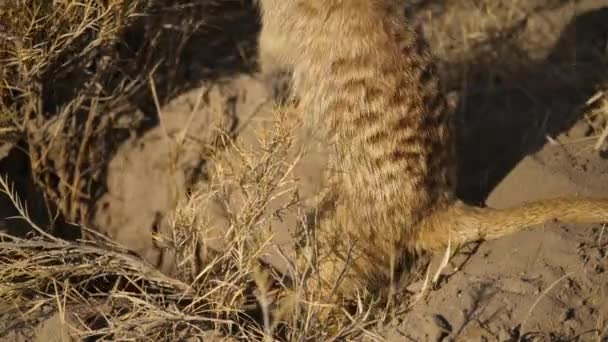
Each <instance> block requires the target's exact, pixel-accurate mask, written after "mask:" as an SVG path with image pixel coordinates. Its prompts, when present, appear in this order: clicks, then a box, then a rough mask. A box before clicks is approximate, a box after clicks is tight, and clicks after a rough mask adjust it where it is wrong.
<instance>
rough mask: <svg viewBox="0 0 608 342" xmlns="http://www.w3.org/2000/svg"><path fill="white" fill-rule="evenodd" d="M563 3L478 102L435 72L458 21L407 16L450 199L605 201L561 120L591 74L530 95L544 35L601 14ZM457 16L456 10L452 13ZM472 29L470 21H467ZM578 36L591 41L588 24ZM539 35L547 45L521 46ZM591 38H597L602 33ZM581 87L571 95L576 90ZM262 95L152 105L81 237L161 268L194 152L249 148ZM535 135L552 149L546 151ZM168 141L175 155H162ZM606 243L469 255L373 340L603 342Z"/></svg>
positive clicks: (281, 226)
mask: <svg viewBox="0 0 608 342" xmlns="http://www.w3.org/2000/svg"><path fill="white" fill-rule="evenodd" d="M539 2H540V1H531V2H530V4H529V5H522V8H521V13H536V12H534V10H533V8H534V4H538V3H539ZM438 3H440V2H438ZM448 3H450V2H448ZM551 3H552V4H553V2H551ZM572 3H573V4H561V5H560V4H557V2H556V4H554V5H553V7H551V9H549V10H547V11H545V12H542V13H541V14H538V15H537V16H536V17H534V16H532V17H531V18H530V19H528V23H527V26H526V27H527V28H526V29H525V30H524V31H526V32H524V33H522V35H524V36H526V34H527V36H529V37H532V38H530V39H528V40H524V42H525V43H526V44H530V46H534V47H535V49H532V50H530V51H531V53H530V54H529V56H532V57H536V59H534V62H533V63H532V64H534V65H535V67H533V68H529V69H525V70H523V71H522V70H520V71H518V72H519V73H521V74H522V75H523V76H521V77H519V76H517V77H516V76H513V77H512V78H510V79H508V78H507V79H506V80H502V81H501V86H496V87H494V88H493V90H492V91H481V90H479V88H483V87H486V86H487V85H488V83H486V82H487V78H489V77H490V76H488V75H490V74H491V72H490V71H488V70H485V72H484V71H483V70H481V68H482V67H488V68H489V67H490V66H488V65H482V64H480V70H469V73H470V74H469V76H470V77H471V78H470V79H472V80H476V81H477V83H476V84H469V85H467V87H466V89H465V87H464V86H463V85H462V84H461V83H459V82H458V80H459V76H460V75H459V72H458V71H457V72H450V68H453V69H456V70H462V68H461V69H458V68H457V67H459V66H460V65H459V64H458V63H461V60H460V59H458V58H454V59H453V61H452V62H446V60H448V59H449V58H450V57H449V56H450V51H451V50H450V49H451V48H450V47H449V46H447V45H449V43H445V44H444V43H441V44H440V42H446V41H448V42H449V41H450V39H446V37H448V38H450V37H451V39H452V40H451V41H452V43H453V44H456V43H457V42H458V41H459V40H458V39H460V38H458V27H462V26H466V25H469V24H470V23H469V22H467V20H466V19H463V20H461V21H455V20H454V19H453V18H463V17H462V16H458V15H453V16H446V15H444V16H440V15H437V17H433V18H436V19H437V20H436V21H433V20H427V21H425V20H424V19H425V18H430V16H432V15H433V13H434V11H435V9H434V8H433V7H432V6H430V7H429V8H423V9H422V10H421V12H420V14H419V15H417V19H418V20H419V22H421V23H423V25H424V26H425V29H426V31H427V35H428V36H429V37H430V40H431V43H432V46H433V48H434V50H435V51H437V54H438V56H439V57H440V58H442V61H443V62H442V63H443V65H442V68H443V69H444V73H445V75H446V76H445V78H446V85H447V87H448V88H450V90H457V91H458V92H459V94H460V100H461V107H460V109H459V111H460V114H461V121H460V122H461V126H460V127H461V135H462V142H461V143H460V145H459V148H460V150H461V154H462V160H461V164H462V165H461V167H462V170H463V172H462V173H463V175H462V176H461V178H462V179H461V184H462V187H461V190H460V195H461V197H463V198H464V199H466V200H468V201H471V202H478V203H479V202H485V203H486V204H487V205H489V206H493V207H507V206H511V205H516V204H518V203H520V202H522V201H527V200H534V199H542V198H548V197H555V196H560V195H583V194H584V195H590V196H605V195H606V194H607V193H608V182H607V181H608V172H606V171H608V164H607V163H606V161H605V160H604V159H603V158H602V157H601V156H600V155H599V154H598V153H596V152H594V151H593V150H592V148H591V147H592V146H593V144H594V143H595V140H594V139H590V138H589V135H588V133H589V132H588V129H587V128H588V126H587V124H586V123H585V122H583V121H582V120H581V118H580V113H579V114H572V113H575V112H576V108H580V105H581V103H582V102H584V101H585V99H586V98H588V97H589V96H591V95H592V94H591V90H592V89H591V88H593V86H594V83H593V82H595V81H594V79H593V77H592V76H595V75H589V77H590V78H589V79H591V81H589V82H587V83H585V84H586V86H587V88H584V87H583V88H581V87H579V86H578V84H577V85H576V86H572V87H573V88H568V85H567V83H566V82H565V81H564V83H563V84H560V82H558V81H555V82H551V83H544V85H543V81H542V80H540V79H539V78H540V76H539V75H544V76H546V77H547V78H550V77H549V76H547V75H546V71H547V70H548V69H547V66H548V63H550V62H551V58H553V57H551V58H550V56H551V48H552V47H553V46H554V45H555V44H557V42H558V41H559V37H560V35H558V34H557V33H558V32H564V30H567V28H568V26H567V24H568V23H572V22H573V20H572V19H573V18H575V17H576V16H577V14H579V13H581V12H584V11H588V10H590V11H592V12H593V13H600V12H601V11H599V10H597V11H596V9H597V8H600V7H602V6H608V2H607V1H578V2H576V5H574V3H575V2H572ZM420 6H422V5H420ZM422 7H423V6H422ZM449 8H450V6H448V9H449ZM459 10H461V11H465V10H466V6H465V7H464V8H460V9H459ZM526 11H527V12H526ZM607 11H608V10H604V12H601V13H603V18H604V20H605V21H604V23H608V14H607V13H606V12H607ZM513 15H515V16H517V15H518V14H517V13H515V14H513ZM425 16H426V17H425ZM547 16H549V17H550V20H548V22H550V23H552V24H553V26H551V27H543V26H541V24H540V23H541V21H540V17H543V18H545V17H547ZM478 19H479V18H477V19H476V18H475V12H471V16H470V19H468V20H469V21H474V20H478ZM543 20H544V19H543ZM595 20H597V19H595ZM543 22H544V21H543ZM589 25H590V26H591V27H592V28H597V29H602V28H601V27H600V26H601V24H599V25H595V26H594V25H592V24H587V26H589ZM583 27H584V25H583ZM604 27H605V26H604ZM539 28H540V29H542V30H541V31H542V32H541V33H542V34H544V35H546V37H552V39H545V38H546V37H539V36H538V35H540V34H541V33H538V32H536V33H538V35H536V34H531V32H535V30H539ZM602 32H603V33H602ZM602 32H601V33H602V34H604V35H605V36H604V37H608V30H605V31H602ZM440 35H443V36H441V37H443V38H441V39H440V38H439V36H440ZM561 37H563V35H562V36H561ZM533 43H537V44H536V45H533ZM564 44H565V43H564ZM523 45H525V44H523ZM537 49H538V50H540V51H544V53H541V52H538V51H537ZM452 50H453V51H452V56H458V53H459V50H458V47H456V48H452ZM532 52H534V53H536V55H537V56H535V54H534V53H532ZM532 57H530V58H532ZM500 59H501V58H498V59H497V60H500ZM489 60H490V61H492V59H491V58H490V59H489ZM485 62H487V63H490V62H488V61H485ZM494 62H496V60H494ZM450 63H452V64H450ZM446 70H447V71H446ZM583 72H584V71H583ZM514 74H517V73H516V72H514ZM499 76H500V75H499ZM499 76H496V77H499ZM583 76H585V75H581V76H580V77H581V78H580V79H579V80H578V81H580V82H581V83H584V82H583V81H585V80H587V79H583ZM518 77H519V78H518ZM569 80H571V79H569ZM266 85H267V84H265V83H264V82H262V81H261V80H259V79H258V78H257V77H256V75H251V74H240V75H236V76H234V77H231V78H229V79H225V80H222V81H220V82H208V83H205V84H203V85H202V86H200V87H198V88H194V89H192V90H189V91H188V92H185V93H183V94H181V95H180V96H179V97H177V98H175V99H174V100H173V101H172V102H170V103H169V104H167V105H165V106H164V107H163V108H162V113H161V114H160V116H161V118H160V125H158V126H156V127H154V128H152V129H150V130H148V131H147V132H145V133H144V134H143V135H141V136H137V137H132V138H131V139H129V140H127V141H126V142H125V143H124V144H123V145H122V146H121V148H120V149H119V151H118V152H117V153H116V155H115V157H114V158H113V160H112V161H111V163H110V166H109V172H108V179H107V185H108V191H107V193H106V194H104V195H103V196H102V197H101V199H100V200H99V201H98V203H97V204H96V206H95V216H94V219H93V220H92V222H91V225H92V226H93V227H96V228H97V229H99V230H100V231H102V232H103V233H105V234H107V235H109V236H111V237H112V238H114V239H115V240H117V241H118V242H119V243H121V244H123V245H125V246H129V248H131V249H133V250H134V251H136V252H137V253H139V254H141V255H142V256H144V257H145V258H146V259H147V260H149V261H150V262H152V263H155V264H159V265H160V267H161V268H163V269H170V268H171V265H170V258H168V257H167V256H166V255H165V256H161V254H162V253H161V250H160V248H158V246H156V244H155V242H154V241H153V239H152V233H153V232H154V231H158V230H159V229H161V230H162V229H163V227H164V226H165V223H164V221H165V219H166V217H167V215H168V213H170V212H171V210H172V209H173V208H174V207H175V205H176V203H178V202H179V201H180V200H183V199H184V196H185V194H186V193H187V191H188V190H189V187H190V186H191V185H192V184H193V183H194V182H196V181H200V180H201V177H202V176H201V175H202V174H204V170H205V167H206V164H205V153H206V151H205V149H204V143H205V142H207V143H208V142H210V141H211V140H212V138H213V135H214V131H213V127H218V126H219V127H224V128H233V129H234V130H235V132H237V133H238V135H239V137H240V138H241V139H243V141H244V142H245V143H246V144H251V145H252V146H255V144H256V143H257V142H256V140H255V130H256V128H257V127H260V126H264V124H266V123H268V122H269V120H271V117H270V108H271V107H270V106H271V103H270V101H271V100H272V99H271V95H270V93H269V91H268V88H267V87H266ZM522 87H523V90H522ZM574 88H576V89H575V90H576V91H575V90H574ZM523 93H526V94H527V95H526V96H523V95H522V94H523ZM530 93H532V94H533V95H529V94H530ZM563 94H567V96H563ZM564 103H566V104H564ZM197 104H198V106H197ZM547 113H549V114H547ZM547 135H549V136H552V139H551V140H553V142H552V143H547V141H548V140H547V139H546V136H547ZM181 136H184V137H185V139H184V142H183V144H178V143H176V141H178V140H176V139H179V137H181ZM300 142H305V144H304V146H306V147H307V151H309V152H307V153H306V154H305V155H304V156H303V159H302V160H301V161H300V163H299V164H298V167H297V168H296V169H295V170H294V173H295V175H296V177H297V178H299V179H300V183H299V187H300V190H301V192H302V194H303V197H304V198H305V199H306V198H307V197H308V196H312V195H314V194H316V193H318V191H319V189H320V188H321V186H322V184H321V183H320V178H321V169H322V167H323V165H324V163H325V160H326V153H325V151H324V150H323V148H321V147H320V146H322V145H318V144H315V143H314V142H311V141H310V140H307V139H301V140H300ZM299 147H301V146H300V145H298V146H296V147H295V150H297V149H298V148H299ZM295 150H294V151H295ZM11 167H12V168H13V169H14V168H15V166H14V164H12V166H11ZM280 200H281V199H279V200H278V201H277V203H276V205H277V206H279V205H281V203H280ZM204 215H208V217H209V218H210V219H211V222H212V223H213V224H216V225H217V226H218V227H221V226H222V225H223V224H225V222H223V220H222V219H223V217H222V212H221V210H219V209H218V208H215V210H214V209H213V208H211V209H210V210H209V211H208V212H206V213H204ZM7 216H8V214H7ZM294 220H295V218H288V219H287V220H283V221H282V222H278V221H277V222H276V223H275V224H273V227H274V229H275V232H276V238H275V242H276V243H278V244H281V245H285V246H287V245H288V243H289V241H290V240H289V234H288V232H289V230H290V229H291V227H293V225H294V223H295V221H294ZM3 222H4V227H8V225H6V222H5V221H0V229H3V228H2V227H3V226H2V224H3ZM4 229H8V228H4ZM220 231H221V228H220ZM607 241H608V232H605V231H604V229H603V227H602V226H601V225H568V224H547V225H545V226H543V227H535V229H533V230H531V231H526V232H522V233H519V234H515V235H513V236H510V237H507V238H504V239H501V240H498V241H493V242H487V243H483V244H481V245H480V246H478V248H476V249H475V250H474V249H473V248H470V249H469V250H468V251H464V252H463V253H460V254H459V255H457V256H456V257H455V258H453V260H452V261H451V262H450V264H449V266H448V267H447V268H446V269H445V270H444V272H443V276H442V278H441V281H440V282H439V284H438V285H437V287H436V288H435V289H433V290H432V291H431V292H430V293H429V294H428V295H427V296H426V297H425V298H423V299H422V300H421V301H420V302H418V303H417V304H416V305H415V306H414V307H413V308H412V309H411V310H409V311H408V312H407V313H405V314H403V315H400V316H398V317H396V318H395V319H394V320H392V322H391V323H390V324H388V325H387V326H383V327H378V328H377V331H378V332H379V333H381V334H383V335H384V336H385V337H386V338H387V339H388V340H391V341H440V340H444V341H447V340H455V341H517V340H518V338H519V337H525V338H526V339H523V340H525V341H536V340H538V341H607V340H608V255H607V251H608V242H607ZM467 252H470V253H467ZM163 258H164V259H163ZM161 259H163V260H165V262H164V263H163V262H160V261H159V260H161ZM55 319H56V318H55ZM57 325H58V324H53V323H52V322H47V323H46V324H44V325H43V326H42V327H40V333H39V334H38V340H39V341H53V340H55V341H59V340H61V338H60V337H59V336H60V335H58V334H59V333H58V330H57V329H56V328H57ZM599 336H603V337H599ZM9 340H17V337H15V336H12V337H9Z"/></svg>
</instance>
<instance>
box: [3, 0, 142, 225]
mask: <svg viewBox="0 0 608 342" xmlns="http://www.w3.org/2000/svg"><path fill="white" fill-rule="evenodd" d="M143 4H144V2H143V1H130V0H124V1H122V0H112V1H103V2H102V1H95V0H82V1H68V0H65V1H29V0H8V1H5V2H3V8H2V10H1V11H0V25H2V28H3V32H2V37H0V64H1V65H2V71H1V72H0V76H1V79H2V83H1V84H0V113H2V117H3V118H4V119H5V120H4V121H3V123H2V126H3V129H4V130H5V131H10V132H11V133H13V134H12V135H11V136H10V137H7V136H3V139H1V140H4V141H6V140H9V141H10V142H12V143H16V142H20V143H21V144H22V145H23V147H24V148H25V149H26V150H27V152H28V156H29V158H30V160H31V167H32V174H33V177H34V180H35V181H36V183H37V184H38V186H40V188H41V189H44V192H45V195H46V197H47V198H48V199H49V200H50V203H52V204H54V205H56V206H57V207H58V208H59V211H60V212H61V213H62V214H63V215H65V216H66V217H67V218H68V219H69V220H75V221H78V222H83V220H84V219H85V218H86V215H87V213H86V210H85V208H84V205H85V203H89V200H90V199H91V197H94V194H93V187H94V185H95V182H99V179H100V177H101V176H102V172H103V167H102V165H103V163H104V162H105V161H106V159H107V155H108V150H109V149H108V141H109V139H111V138H112V136H113V135H116V120H117V119H118V118H119V116H120V114H122V115H125V110H126V109H131V113H132V112H133V110H132V109H133V108H132V106H130V105H129V101H128V95H129V94H130V93H132V92H133V91H134V89H135V87H136V84H137V80H129V79H128V78H126V77H122V78H121V77H116V76H117V75H118V73H119V62H118V61H119V59H117V58H116V57H117V55H116V53H115V51H116V46H117V45H118V44H119V40H120V37H121V34H122V33H123V30H124V29H125V27H127V26H128V24H129V23H130V22H132V21H133V20H134V19H135V17H136V15H137V14H138V13H139V12H140V11H141V10H143ZM130 115H132V114H130ZM7 119H8V120H7ZM7 138H8V139H7Z"/></svg>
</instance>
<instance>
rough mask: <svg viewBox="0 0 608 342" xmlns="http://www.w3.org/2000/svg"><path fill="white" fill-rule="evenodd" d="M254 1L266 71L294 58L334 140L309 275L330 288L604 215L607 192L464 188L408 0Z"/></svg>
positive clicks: (347, 290) (372, 281)
mask: <svg viewBox="0 0 608 342" xmlns="http://www.w3.org/2000/svg"><path fill="white" fill-rule="evenodd" d="M258 2H259V5H260V7H261V17H262V30H261V33H260V36H259V54H260V58H261V60H262V63H261V69H262V73H264V72H265V70H267V69H277V68H282V69H285V68H289V69H290V71H291V73H292V76H293V89H292V92H293V95H294V97H296V98H297V100H298V105H297V107H298V111H299V112H301V113H302V115H303V116H304V121H305V123H306V124H308V125H313V126H315V127H319V129H321V128H322V129H323V132H324V134H326V135H327V137H328V139H329V140H330V141H331V146H332V148H333V151H332V159H331V163H330V166H331V169H332V171H333V175H335V177H336V179H337V182H336V183H335V184H336V185H335V188H334V190H335V191H336V192H337V198H336V203H335V204H334V206H335V208H334V211H333V213H332V215H330V216H329V217H328V218H327V219H326V220H325V223H322V224H321V226H322V227H324V228H320V229H321V232H322V233H320V234H321V235H319V239H321V240H324V241H322V243H323V245H325V246H326V247H325V252H327V253H325V254H326V255H327V256H326V258H325V259H323V260H318V273H317V275H316V276H313V277H311V281H313V283H316V284H320V285H321V288H323V289H325V292H323V290H322V292H323V295H325V296H330V295H332V296H333V295H335V296H339V297H343V298H346V297H350V296H354V295H355V294H356V293H357V292H359V291H363V290H369V291H375V292H383V291H384V290H385V289H386V288H388V286H389V283H391V282H392V281H394V280H398V279H399V278H400V277H401V275H400V274H401V273H404V272H407V271H408V267H409V266H410V264H411V262H412V260H413V259H415V258H416V257H417V256H419V255H422V254H426V253H433V252H438V251H444V250H445V248H446V247H447V246H448V245H451V246H453V247H456V246H459V245H463V244H465V243H468V242H473V241H480V240H491V239H496V238H500V237H502V236H505V235H508V234H511V233H514V232H517V231H520V230H523V229H525V228H526V227H529V226H532V225H537V224H542V223H545V222H547V221H551V220H558V221H563V222H571V223H599V222H605V221H608V200H605V199H603V200H594V199H586V198H558V199H548V200H542V201H538V202H531V203H526V204H522V205H521V206H518V207H514V208H510V209H503V210H497V209H491V208H481V207H474V206H470V205H467V204H465V203H463V202H462V201H460V200H459V199H458V198H457V197H456V194H455V193H456V182H457V155H456V148H455V145H456V143H455V132H454V124H453V119H452V113H451V110H450V106H449V105H448V102H447V100H446V96H445V95H444V94H442V92H441V87H440V81H439V77H438V75H437V71H436V67H435V62H434V60H433V56H432V55H431V53H430V51H429V50H430V49H429V47H428V46H427V43H426V42H425V40H424V38H423V36H422V34H421V33H420V32H418V31H417V30H415V29H414V28H413V27H411V25H409V24H408V22H407V19H406V17H405V13H404V9H403V4H402V1H400V0H258ZM347 264H349V265H350V266H347ZM313 283H310V284H313ZM336 284H338V285H336ZM335 286H337V287H335Z"/></svg>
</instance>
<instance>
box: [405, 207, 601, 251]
mask: <svg viewBox="0 0 608 342" xmlns="http://www.w3.org/2000/svg"><path fill="white" fill-rule="evenodd" d="M554 220H556V221H560V222H565V223H608V199H590V198H556V199H547V200H540V201H535V202H529V203H524V204H522V205H519V206H516V207H513V208H507V209H492V208H481V207H474V206H470V205H466V204H464V203H462V202H457V203H455V204H454V205H452V206H451V207H449V208H448V209H447V210H443V211H441V212H438V213H437V214H436V215H432V216H431V217H429V218H428V220H426V221H425V222H423V226H422V227H421V228H422V229H421V235H422V236H421V239H420V241H419V242H420V244H419V245H418V246H417V247H418V248H420V249H422V250H435V251H436V250H440V249H443V248H445V247H446V246H447V244H448V240H449V242H450V243H451V244H452V245H462V244H465V243H468V242H473V241H480V240H493V239H497V238H500V237H503V236H506V235H509V234H512V233H516V232H518V231H521V230H524V229H526V228H528V227H530V226H533V225H538V224H543V223H546V222H550V221H554ZM448 232H449V233H448Z"/></svg>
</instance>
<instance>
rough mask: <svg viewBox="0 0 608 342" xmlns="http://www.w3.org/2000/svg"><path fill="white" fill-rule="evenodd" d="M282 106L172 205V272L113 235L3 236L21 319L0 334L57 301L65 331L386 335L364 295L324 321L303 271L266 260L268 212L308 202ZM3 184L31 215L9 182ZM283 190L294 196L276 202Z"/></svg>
mask: <svg viewBox="0 0 608 342" xmlns="http://www.w3.org/2000/svg"><path fill="white" fill-rule="evenodd" d="M278 115H279V117H278V118H277V120H276V121H275V123H274V127H273V128H272V129H271V130H269V131H263V132H262V134H260V136H259V143H260V147H259V148H254V147H251V146H250V147H244V146H242V145H241V144H240V143H239V141H238V140H237V141H230V140H228V139H226V140H224V141H223V143H224V144H226V145H227V146H226V147H227V153H226V155H232V156H235V155H236V156H238V157H237V158H234V157H233V158H227V157H222V156H218V157H216V158H215V161H214V163H213V164H212V166H211V170H210V175H211V179H212V180H211V182H210V183H208V184H204V183H202V184H200V185H199V186H198V187H197V188H196V189H195V190H194V191H193V192H192V193H191V194H190V196H188V199H187V200H186V201H185V202H184V203H181V204H179V205H178V207H177V208H176V210H175V212H174V214H173V215H172V217H171V218H170V223H171V224H170V230H169V231H170V234H171V235H168V236H159V241H160V242H161V243H163V244H164V246H165V248H166V249H167V251H168V252H169V253H172V254H173V255H175V261H176V264H177V270H176V272H175V274H174V277H169V276H166V275H163V274H161V273H159V272H158V271H157V270H155V269H154V268H153V267H151V266H149V265H147V264H146V263H145V262H144V261H142V260H141V259H140V258H139V257H137V256H134V255H132V254H131V253H129V252H128V251H127V250H125V249H123V248H121V247H120V246H117V245H115V244H113V243H111V242H109V241H104V242H101V243H99V242H98V243H92V242H83V243H73V242H68V241H64V240H60V239H57V238H55V237H52V236H50V235H48V234H46V233H44V231H43V230H42V229H40V228H38V229H37V230H39V231H40V233H41V235H42V236H41V237H38V238H34V239H28V240H24V239H18V238H14V237H9V236H2V242H0V279H2V285H1V286H0V308H4V309H3V310H2V314H3V315H2V317H1V318H2V319H3V321H6V322H14V324H10V325H8V326H7V327H4V330H3V331H0V336H1V335H4V334H6V333H8V332H9V331H11V330H13V329H17V328H19V327H21V326H23V324H27V325H30V324H35V323H37V322H39V321H40V320H42V319H44V318H46V317H48V316H50V315H51V314H52V313H56V312H59V313H62V314H64V315H66V317H67V316H68V315H69V316H70V317H71V322H72V323H71V329H70V332H71V333H72V334H73V335H74V336H77V337H80V338H83V337H91V336H95V337H101V338H103V339H111V340H126V339H138V340H151V339H155V340H166V341H169V340H176V339H180V338H186V337H205V336H207V337H208V336H209V335H210V334H215V335H217V334H221V335H226V334H228V335H230V336H234V337H236V338H243V339H246V340H260V341H261V340H269V339H280V340H289V341H294V340H303V341H318V340H323V341H331V340H342V339H356V338H361V337H362V336H363V335H365V336H368V337H369V338H372V339H375V340H377V339H379V337H377V336H375V335H374V334H372V333H371V332H369V331H368V330H367V328H368V327H369V325H370V324H372V323H375V322H374V321H373V320H372V319H371V315H370V311H369V310H363V309H364V305H363V304H361V303H360V308H359V309H360V310H359V311H358V312H355V313H351V314H349V313H347V312H344V314H343V315H337V316H335V317H330V318H329V319H324V320H321V319H319V317H320V316H319V314H320V312H322V309H323V306H322V305H319V306H318V305H316V304H314V303H308V302H306V300H305V299H306V296H305V295H304V294H303V293H302V291H301V289H300V287H299V284H301V283H302V278H303V276H304V273H305V272H307V271H308V270H300V269H297V267H296V266H295V265H294V264H293V263H290V262H289V261H288V264H289V267H288V271H287V272H286V274H285V275H281V274H279V273H278V272H275V271H274V270H273V268H272V267H270V266H269V265H268V264H266V263H265V262H261V260H263V259H264V258H265V256H266V254H267V253H268V252H269V251H270V250H271V249H272V248H274V245H273V243H272V241H271V240H272V234H271V233H270V232H271V229H270V228H271V227H270V225H271V219H272V218H273V217H276V216H281V215H287V214H289V213H291V214H294V215H300V213H301V210H302V208H301V205H300V202H299V199H298V195H297V187H296V180H295V179H293V176H292V173H291V172H292V170H293V167H294V165H295V163H297V160H298V159H297V156H296V157H295V158H293V156H290V152H289V151H290V148H291V145H292V143H293V140H294V134H293V128H294V127H295V126H294V125H293V122H290V120H287V116H286V115H285V114H284V112H283V111H278ZM2 185H3V188H4V191H5V192H6V193H7V194H9V195H10V196H11V198H13V200H14V201H15V203H16V205H17V206H18V207H19V208H20V209H21V211H20V212H21V214H22V218H23V219H26V220H28V218H27V211H26V210H25V208H24V207H22V206H21V205H20V204H19V199H18V198H16V197H15V195H14V193H13V192H12V191H11V188H10V187H9V186H8V184H7V183H6V182H4V181H3V182H2ZM281 196H284V197H287V198H291V200H290V201H286V202H285V205H284V206H282V207H280V208H279V209H278V210H276V209H272V210H270V209H269V207H270V203H271V202H272V201H273V200H275V199H277V198H279V197H281ZM213 203H220V204H221V205H222V206H223V207H224V208H225V210H226V213H227V221H228V227H229V228H228V230H227V231H224V232H222V237H221V243H219V245H218V244H214V243H209V242H208V237H209V235H210V234H209V230H210V228H211V227H210V224H209V222H208V221H207V219H206V216H205V213H206V212H207V210H208V208H209V206H210V205H212V204H213ZM30 223H31V224H32V225H34V223H33V222H30ZM279 254H280V255H284V256H285V260H290V259H291V257H289V256H287V255H286V254H287V253H285V254H283V253H281V252H280V253H279Z"/></svg>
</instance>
